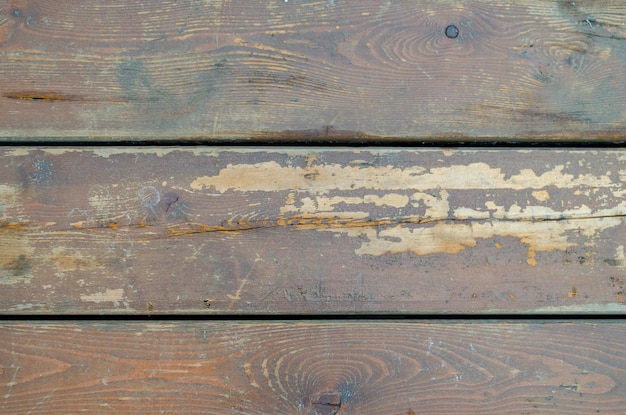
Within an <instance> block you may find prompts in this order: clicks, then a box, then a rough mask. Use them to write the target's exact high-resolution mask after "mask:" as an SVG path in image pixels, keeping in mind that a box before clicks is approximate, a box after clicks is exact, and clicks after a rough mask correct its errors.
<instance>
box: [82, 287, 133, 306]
mask: <svg viewBox="0 0 626 415" xmlns="http://www.w3.org/2000/svg"><path fill="white" fill-rule="evenodd" d="M80 299H81V301H88V302H92V303H106V302H111V303H113V304H114V305H115V306H116V307H117V306H119V303H120V301H124V289H122V288H116V289H109V288H107V289H106V290H105V291H102V292H98V293H94V294H89V295H81V296H80Z"/></svg>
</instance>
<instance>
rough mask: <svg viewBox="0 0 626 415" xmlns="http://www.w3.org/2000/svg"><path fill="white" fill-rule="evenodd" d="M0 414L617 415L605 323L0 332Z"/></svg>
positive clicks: (619, 346)
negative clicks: (335, 414) (0, 409)
mask: <svg viewBox="0 0 626 415" xmlns="http://www.w3.org/2000/svg"><path fill="white" fill-rule="evenodd" d="M0 330H1V331H2V336H1V337H0V362H2V363H1V369H0V370H1V372H0V402H1V403H0V405H1V408H2V411H3V413H6V414H14V415H20V414H27V413H28V414H31V415H36V414H45V415H55V414H68V413H82V412H86V413H103V414H104V413H109V412H111V413H113V412H114V413H116V414H140V413H141V414H144V413H168V414H200V413H203V414H204V413H232V414H323V415H326V414H332V413H335V412H336V413H337V414H338V415H342V414H346V415H347V414H381V413H385V414H401V415H410V414H423V413H428V414H456V413H464V414H468V415H471V414H511V415H512V414H547V413H567V414H593V413H601V414H616V415H617V414H622V413H623V410H624V406H625V405H626V398H625V396H626V390H625V384H624V379H626V356H625V354H624V347H623V346H624V344H625V342H626V330H625V329H624V324H623V323H618V322H602V321H596V322H579V323H577V324H571V323H556V322H550V323H540V322H534V323H523V322H512V323H486V322H478V321H475V322H473V323H471V324H466V323H450V322H437V323H436V324H435V323H421V322H397V321H375V322H368V321H356V322H354V321H353V322H345V321H342V322H271V323H269V322H223V321H222V322H200V321H196V322H187V323H182V322H164V323H145V322H141V323H140V322H134V323H133V322H93V323H92V322H80V323H63V322H57V323H52V322H48V323H36V322H29V323H28V324H21V323H10V322H3V323H2V325H1V326H0Z"/></svg>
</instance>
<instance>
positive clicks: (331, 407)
mask: <svg viewBox="0 0 626 415" xmlns="http://www.w3.org/2000/svg"><path fill="white" fill-rule="evenodd" d="M311 403H312V404H313V409H315V412H316V413H317V414H320V415H335V414H336V413H337V411H339V409H340V408H341V395H340V394H339V393H337V392H322V393H320V394H318V395H316V396H314V397H313V399H311Z"/></svg>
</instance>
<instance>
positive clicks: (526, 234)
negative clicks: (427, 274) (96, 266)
mask: <svg viewBox="0 0 626 415" xmlns="http://www.w3.org/2000/svg"><path fill="white" fill-rule="evenodd" d="M315 161H317V158H316V157H315V156H314V155H313V156H311V157H310V158H309V162H308V163H307V167H304V168H302V167H283V166H281V165H280V164H278V163H276V162H273V161H271V162H264V163H257V164H238V165H232V164H231V165H228V166H226V167H225V168H224V169H222V170H221V171H220V172H219V174H218V175H216V176H204V177H199V178H197V179H195V180H193V181H192V182H191V183H190V187H191V188H192V189H194V190H202V189H205V188H211V189H212V191H218V192H226V191H239V192H252V191H264V192H272V191H289V193H288V196H287V200H286V204H285V205H284V206H282V207H281V208H280V214H281V215H290V216H287V217H281V218H280V222H281V223H284V224H288V225H292V226H294V228H295V229H319V230H324V231H331V232H335V233H342V234H347V235H350V236H353V237H359V238H358V239H357V240H358V241H359V243H360V247H359V248H357V249H356V251H355V252H356V254H358V255H374V256H378V255H384V254H388V253H399V252H414V253H417V254H419V255H427V254H434V253H450V254H455V253H458V252H461V251H463V250H464V249H467V248H469V247H473V246H476V244H477V241H478V240H479V239H488V238H493V237H496V236H511V237H516V238H518V239H519V240H520V242H521V243H523V244H526V245H527V246H528V253H527V258H526V262H527V263H528V264H529V265H536V264H537V258H536V257H537V253H538V252H550V251H554V250H565V249H567V248H568V247H571V246H574V245H576V243H575V242H573V241H571V240H570V239H569V238H570V236H571V235H572V234H573V233H574V232H575V233H576V234H578V235H584V236H587V237H589V240H590V241H591V242H590V243H591V244H593V240H594V237H595V236H596V235H597V234H598V233H599V232H601V231H603V230H605V229H607V228H610V227H615V226H621V225H623V219H622V217H623V216H624V215H626V202H622V203H620V204H619V205H617V206H613V207H610V208H607V209H592V208H590V207H588V206H585V205H581V206H578V207H576V208H575V209H569V210H565V211H557V210H554V209H553V208H551V207H547V206H534V205H530V206H520V205H518V204H516V203H513V204H512V205H510V206H508V207H505V206H502V205H499V204H497V203H496V202H495V201H493V200H491V201H489V200H488V201H485V202H484V206H485V208H486V209H485V210H479V209H477V208H476V207H471V208H470V207H464V206H458V207H456V208H454V209H453V210H452V212H451V208H450V202H449V199H450V192H452V191H455V190H459V191H464V192H465V191H471V190H496V189H507V190H522V189H534V190H533V191H532V195H533V197H534V198H535V199H536V200H537V201H539V202H546V201H548V200H550V194H549V193H548V191H547V190H545V188H546V187H556V188H560V189H574V191H576V190H578V189H579V188H582V189H585V188H609V189H610V190H612V191H613V192H614V193H615V191H619V189H621V188H622V187H623V185H622V183H619V182H618V183H615V182H613V181H612V180H611V177H610V173H607V174H606V175H593V174H577V175H574V174H566V173H564V168H565V167H564V166H563V165H557V166H553V167H552V168H550V169H549V170H547V171H545V172H542V173H539V174H538V173H535V172H534V171H533V170H530V169H521V170H520V171H519V172H518V173H517V174H513V175H510V176H508V178H507V177H506V175H505V173H504V172H503V171H502V170H501V169H500V168H494V167H491V166H489V165H488V164H487V163H471V164H468V165H454V166H448V167H439V168H432V169H430V170H428V169H426V168H423V167H420V166H412V167H407V168H404V169H399V168H396V167H394V166H370V165H367V164H364V163H352V164H349V165H347V166H346V165H339V164H327V165H314V162H315ZM355 189H366V190H371V191H374V192H376V191H377V192H380V193H382V194H368V195H364V196H362V197H361V196H358V197H356V196H353V195H352V194H347V195H345V196H342V195H336V194H333V195H332V196H328V193H329V192H330V191H335V192H336V191H353V190H355ZM408 189H411V190H412V193H409V196H406V195H403V194H401V193H400V192H401V191H406V190H408ZM366 203H373V204H375V205H376V206H388V207H394V208H397V209H400V211H399V212H398V215H397V216H395V217H394V216H386V217H385V218H380V219H374V218H371V219H367V218H369V217H370V216H369V215H370V214H369V213H368V212H366V211H365V210H367V209H365V208H363V206H362V205H363V204H366ZM339 206H341V209H339ZM422 209H423V211H422ZM403 210H404V211H405V212H407V213H408V214H409V216H406V214H407V213H404V214H402V213H401V212H402V211H403ZM416 210H418V211H420V212H423V213H420V216H419V217H417V216H416V215H415V213H413V214H411V213H410V212H415V211H416ZM403 215H404V216H403ZM334 219H345V220H343V221H341V220H334ZM443 220H446V221H445V222H444V221H443ZM368 221H369V222H368ZM433 221H440V222H438V223H435V224H434V225H433V224H425V223H424V222H433ZM455 221H468V222H469V223H462V222H461V223H459V222H455ZM472 221H474V222H472ZM368 225H369V226H368ZM364 237H365V238H364ZM500 247H501V246H500Z"/></svg>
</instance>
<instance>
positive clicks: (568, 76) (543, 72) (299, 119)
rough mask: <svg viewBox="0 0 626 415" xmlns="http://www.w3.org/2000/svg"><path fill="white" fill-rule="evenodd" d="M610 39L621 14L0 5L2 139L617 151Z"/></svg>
mask: <svg viewBox="0 0 626 415" xmlns="http://www.w3.org/2000/svg"><path fill="white" fill-rule="evenodd" d="M449 25H455V26H456V27H457V29H458V31H459V33H458V36H457V37H456V38H449V37H447V36H446V34H445V31H446V27H448V26H449ZM452 32H453V31H452ZM452 32H449V34H450V35H452V34H453V33H452ZM625 38H626V7H625V3H624V1H623V0H619V1H618V0H613V1H610V0H607V1H596V0H579V1H576V2H573V1H539V0H524V1H516V2H514V3H512V2H510V1H489V0H474V1H458V0H454V1H450V0H446V1H441V0H429V1H424V0H421V1H413V0H411V1H408V0H407V1H393V2H390V1H387V0H360V1H358V4H355V3H354V2H347V1H342V0H323V1H300V0H293V1H285V0H261V1H221V0H219V1H218V0H215V1H196V0H186V1H173V0H169V1H158V2H135V1H130V0H125V1H116V2H102V1H99V0H87V1H85V0H72V1H70V0H67V1H63V2H50V1H44V0H38V1H37V0H21V1H2V2H0V59H1V61H2V65H0V128H1V130H0V136H1V137H2V138H3V139H5V140H6V139H9V140H33V139H38V138H54V139H56V140H76V139H80V140H98V139H106V140H117V139H146V138H148V139H152V140H160V139H180V138H187V139H189V138H192V139H198V140H202V139H249V138H250V139H264V140H267V139H269V140H282V139H317V140H333V141H338V140H346V139H350V140H354V139H358V140H372V139H378V140H380V139H384V138H389V137H395V138H400V139H420V140H439V139H442V140H453V139H460V140H481V139H486V140H494V139H516V140H537V141H540V140H546V139H559V140H609V141H619V140H623V139H624V136H625V134H626V122H625V120H626V107H625V106H624V105H620V104H621V103H623V102H624V101H626V41H625Z"/></svg>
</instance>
